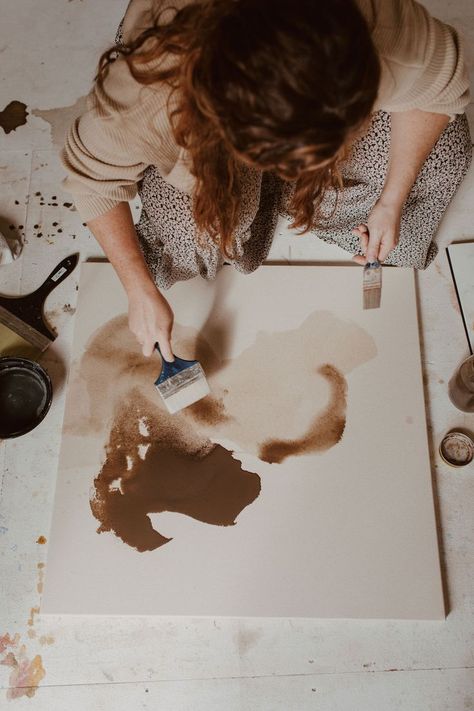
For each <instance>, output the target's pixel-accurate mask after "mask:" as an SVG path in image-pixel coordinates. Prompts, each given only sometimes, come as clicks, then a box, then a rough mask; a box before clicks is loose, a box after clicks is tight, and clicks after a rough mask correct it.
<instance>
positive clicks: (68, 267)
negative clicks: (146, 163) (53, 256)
mask: <svg viewBox="0 0 474 711" xmlns="http://www.w3.org/2000/svg"><path fill="white" fill-rule="evenodd" d="M78 261H79V254H71V255H69V257H65V259H63V260H62V262H59V264H58V265H57V267H55V269H53V271H52V272H51V274H50V275H49V277H48V278H47V279H45V281H44V282H43V283H42V284H41V286H40V287H38V289H36V291H33V292H32V293H31V294H28V299H31V300H33V301H35V302H38V301H41V302H42V303H43V302H44V301H45V300H46V298H47V297H48V296H49V294H50V293H51V292H52V291H53V289H55V288H56V287H57V286H58V284H60V283H61V282H62V281H64V280H65V278H66V277H68V276H69V274H70V273H71V272H72V271H74V269H75V268H76V266H77V263H78ZM38 297H39V298H38Z"/></svg>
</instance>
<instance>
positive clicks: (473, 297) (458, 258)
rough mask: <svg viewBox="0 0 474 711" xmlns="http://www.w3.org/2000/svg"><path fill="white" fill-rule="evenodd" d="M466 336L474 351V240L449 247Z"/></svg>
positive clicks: (472, 351) (473, 351)
mask: <svg viewBox="0 0 474 711" xmlns="http://www.w3.org/2000/svg"><path fill="white" fill-rule="evenodd" d="M448 252H449V257H450V260H451V265H452V269H453V273H454V278H455V282H456V290H457V294H458V297H459V301H460V305H461V309H462V313H463V318H464V324H465V328H466V336H467V338H468V341H469V347H470V350H471V353H474V242H456V243H454V244H451V245H450V246H449V248H448Z"/></svg>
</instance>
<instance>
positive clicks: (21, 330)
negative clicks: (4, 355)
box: [0, 306, 51, 352]
mask: <svg viewBox="0 0 474 711" xmlns="http://www.w3.org/2000/svg"><path fill="white" fill-rule="evenodd" d="M0 324H1V325H3V326H5V328H7V329H9V330H10V331H13V332H14V333H15V334H18V336H20V337H21V338H23V339H24V340H25V341H28V343H31V345H32V346H34V348H37V349H38V350H39V351H44V350H46V348H47V347H48V346H49V345H50V344H51V340H50V339H49V338H47V337H46V336H44V335H43V334H42V333H40V332H39V331H37V330H36V329H35V328H33V326H30V324H28V323H26V322H25V321H22V320H21V318H19V317H18V316H15V314H12V313H11V312H10V311H8V309H6V308H4V307H3V306H0ZM1 351H2V343H1V342H0V352H1Z"/></svg>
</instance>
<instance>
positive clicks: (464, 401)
mask: <svg viewBox="0 0 474 711" xmlns="http://www.w3.org/2000/svg"><path fill="white" fill-rule="evenodd" d="M448 394H449V399H450V400H451V402H452V403H453V405H454V407H457V408H458V410H462V411H463V412H474V355H472V356H469V358H466V360H465V361H463V362H462V363H461V365H460V366H459V368H458V369H457V370H456V372H455V373H454V375H453V377H452V378H451V380H450V381H449V384H448Z"/></svg>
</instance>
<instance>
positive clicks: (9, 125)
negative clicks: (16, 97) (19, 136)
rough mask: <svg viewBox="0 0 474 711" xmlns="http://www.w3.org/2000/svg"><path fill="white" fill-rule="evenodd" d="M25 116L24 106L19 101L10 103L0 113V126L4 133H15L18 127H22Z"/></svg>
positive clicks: (26, 114)
mask: <svg viewBox="0 0 474 711" xmlns="http://www.w3.org/2000/svg"><path fill="white" fill-rule="evenodd" d="M27 116H28V111H27V110H26V104H23V103H22V102H21V101H10V103H9V104H8V106H5V108H4V109H3V111H0V126H1V127H2V128H3V130H4V131H5V133H10V131H15V130H16V129H17V128H18V126H24V125H25V123H26V117H27Z"/></svg>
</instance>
